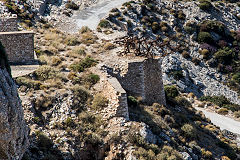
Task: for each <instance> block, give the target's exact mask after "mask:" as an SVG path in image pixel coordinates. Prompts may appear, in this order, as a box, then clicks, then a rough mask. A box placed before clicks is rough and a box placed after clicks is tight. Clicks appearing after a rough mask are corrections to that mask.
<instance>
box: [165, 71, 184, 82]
mask: <svg viewBox="0 0 240 160" xmlns="http://www.w3.org/2000/svg"><path fill="white" fill-rule="evenodd" d="M169 75H170V76H172V77H173V78H174V79H176V80H180V79H181V78H183V77H184V76H183V71H182V70H179V71H171V72H170V73H169Z"/></svg>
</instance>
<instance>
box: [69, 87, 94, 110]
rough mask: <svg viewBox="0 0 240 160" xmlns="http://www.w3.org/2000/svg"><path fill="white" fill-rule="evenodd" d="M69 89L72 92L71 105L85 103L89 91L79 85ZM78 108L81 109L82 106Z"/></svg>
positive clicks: (76, 105)
mask: <svg viewBox="0 0 240 160" xmlns="http://www.w3.org/2000/svg"><path fill="white" fill-rule="evenodd" d="M71 91H72V93H73V105H74V106H75V108H77V107H78V106H80V107H81V106H83V105H85V103H86V102H87V100H88V98H89V97H90V94H89V91H88V90H87V89H85V88H84V87H82V86H79V85H74V86H73V87H72V88H71ZM79 109H80V110H82V108H79Z"/></svg>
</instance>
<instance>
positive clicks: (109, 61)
mask: <svg viewBox="0 0 240 160" xmlns="http://www.w3.org/2000/svg"><path fill="white" fill-rule="evenodd" d="M64 3H65V2H64ZM68 3H70V4H71V5H70V4H69V5H70V6H71V7H73V8H75V7H76V5H77V6H78V7H79V5H80V4H77V3H75V2H74V3H73V2H72V3H71V1H69V2H68ZM74 4H76V5H74ZM15 6H19V5H15ZM50 6H51V5H50ZM74 6H75V7H74ZM51 7H52V8H54V10H52V12H51V10H49V13H50V14H48V15H47V16H45V17H44V18H43V19H44V21H41V22H36V25H34V26H33V27H32V28H31V29H33V30H34V31H35V32H36V36H35V47H36V49H35V51H36V55H37V57H38V60H39V63H40V65H41V66H40V67H39V68H38V69H37V70H36V71H35V72H33V73H31V74H29V75H26V76H23V77H18V78H16V79H15V81H16V83H17V85H18V91H19V95H20V98H21V100H22V104H23V108H24V114H25V120H26V122H27V125H28V126H29V128H30V133H29V139H30V147H29V148H28V150H27V152H26V153H25V154H24V156H23V159H26V160H39V159H40V160H47V159H69V160H70V159H83V160H87V159H89V160H92V159H106V160H112V159H119V160H121V159H129V160H130V159H131V160H132V159H144V160H145V159H147V160H169V159H174V160H175V159H176V160H179V159H185V160H191V159H193V160H199V159H200V160H201V159H202V160H205V159H206V160H207V159H210V160H211V159H221V160H229V159H232V160H235V159H239V154H240V148H239V138H238V136H239V135H237V134H235V133H231V132H229V131H227V130H221V129H220V128H219V127H218V126H216V125H214V124H213V123H212V122H211V121H210V119H208V118H206V117H205V115H204V114H203V113H202V112H201V111H197V110H196V108H197V107H202V108H209V109H211V110H212V111H216V112H217V113H219V114H223V115H228V116H229V117H232V118H233V117H234V118H236V119H238V120H239V117H240V116H239V115H240V106H239V105H240V100H239V87H240V81H239V69H240V68H239V67H240V66H239V62H240V57H239V47H240V45H239V43H240V41H239V40H240V39H239V30H238V29H239V25H240V20H239V13H240V12H239V3H237V2H234V1H232V2H231V3H230V2H229V1H226V2H220V1H212V2H210V1H207V0H199V1H171V0H162V1H151V0H143V1H130V2H127V3H124V4H123V5H122V7H120V8H114V9H112V10H111V12H110V13H109V15H108V16H107V17H106V19H103V20H102V21H100V23H99V26H98V28H97V30H96V31H95V30H90V29H89V28H88V27H83V28H81V29H80V30H79V32H76V33H74V34H71V33H68V32H63V31H62V30H61V28H60V29H56V28H55V27H53V26H55V24H57V23H58V22H60V20H59V19H58V18H59V17H65V18H67V19H69V20H71V16H72V15H73V16H74V14H75V12H74V11H72V9H71V12H66V13H65V12H64V9H63V10H62V11H63V12H64V13H63V12H59V14H60V15H61V16H59V17H58V18H56V14H58V10H61V9H62V8H61V7H58V6H55V5H54V6H51ZM76 8H77V7H76ZM68 11H70V10H68ZM11 12H15V11H11ZM51 13H53V14H52V15H51ZM70 13H71V14H70ZM28 18H29V17H28ZM28 18H27V19H28ZM23 19H24V18H23ZM27 22H28V21H27ZM70 22H71V23H69V25H70V26H69V27H70V28H71V27H72V25H73V26H76V24H74V21H70ZM59 24H61V23H59ZM127 33H128V34H134V35H136V36H139V37H140V36H145V37H150V38H149V39H156V38H157V37H161V39H162V42H163V43H166V44H168V45H169V46H168V48H165V49H162V48H159V50H160V49H161V50H160V52H158V53H157V55H161V54H163V52H164V53H168V55H167V56H165V57H164V58H163V59H162V69H163V80H164V83H165V87H164V90H165V94H166V100H167V105H165V106H164V105H160V104H158V103H153V104H152V105H147V104H145V103H143V102H142V100H141V98H139V97H134V96H133V95H131V94H130V93H127V96H128V98H127V99H128V100H127V102H128V111H127V110H126V111H125V112H128V113H125V114H126V115H129V116H128V118H125V117H121V116H116V115H115V114H114V109H113V108H112V110H111V108H110V109H109V105H110V104H111V103H112V102H109V99H108V98H107V97H106V96H104V92H107V90H106V88H103V86H104V84H103V82H104V81H105V80H106V79H108V78H109V77H110V75H108V74H107V73H106V68H107V69H111V70H112V71H113V72H114V73H115V72H116V73H118V74H120V75H124V73H125V72H127V66H128V62H131V61H132V60H133V59H135V58H136V57H134V55H133V54H129V55H124V56H123V55H121V54H119V53H120V52H122V51H123V48H124V47H123V46H119V45H116V44H115V43H114V41H115V40H116V38H119V37H120V36H122V35H126V34H127ZM169 48H171V49H169ZM139 59H143V57H139ZM1 64H3V63H1ZM4 66H5V64H4ZM9 84H12V82H11V83H9ZM153 85H154V84H153ZM16 99H17V98H16ZM11 122H12V121H11ZM18 122H21V121H19V120H18ZM14 133H15V132H14ZM18 133H19V132H18ZM23 137H24V136H21V138H23ZM23 148H24V147H23Z"/></svg>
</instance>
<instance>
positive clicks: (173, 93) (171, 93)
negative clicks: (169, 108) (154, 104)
mask: <svg viewBox="0 0 240 160" xmlns="http://www.w3.org/2000/svg"><path fill="white" fill-rule="evenodd" d="M164 91H165V94H166V97H167V98H175V97H177V96H178V95H179V92H178V90H177V88H176V86H173V85H172V86H165V87H164Z"/></svg>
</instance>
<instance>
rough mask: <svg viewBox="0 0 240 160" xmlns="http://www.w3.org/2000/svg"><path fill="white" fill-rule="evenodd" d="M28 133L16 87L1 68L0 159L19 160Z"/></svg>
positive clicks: (27, 143) (27, 142) (27, 144)
mask: <svg viewBox="0 0 240 160" xmlns="http://www.w3.org/2000/svg"><path fill="white" fill-rule="evenodd" d="M0 54H2V53H0ZM28 131H29V130H28V127H27V126H26V124H25V120H24V115H23V108H22V105H21V100H20V98H19V96H18V92H17V87H16V85H15V83H14V81H13V79H12V78H11V76H10V75H9V73H8V71H7V69H6V68H5V67H4V66H1V68H0V159H12V160H18V159H21V158H22V156H23V154H24V152H25V151H26V149H27V148H28V146H29V141H28Z"/></svg>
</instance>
